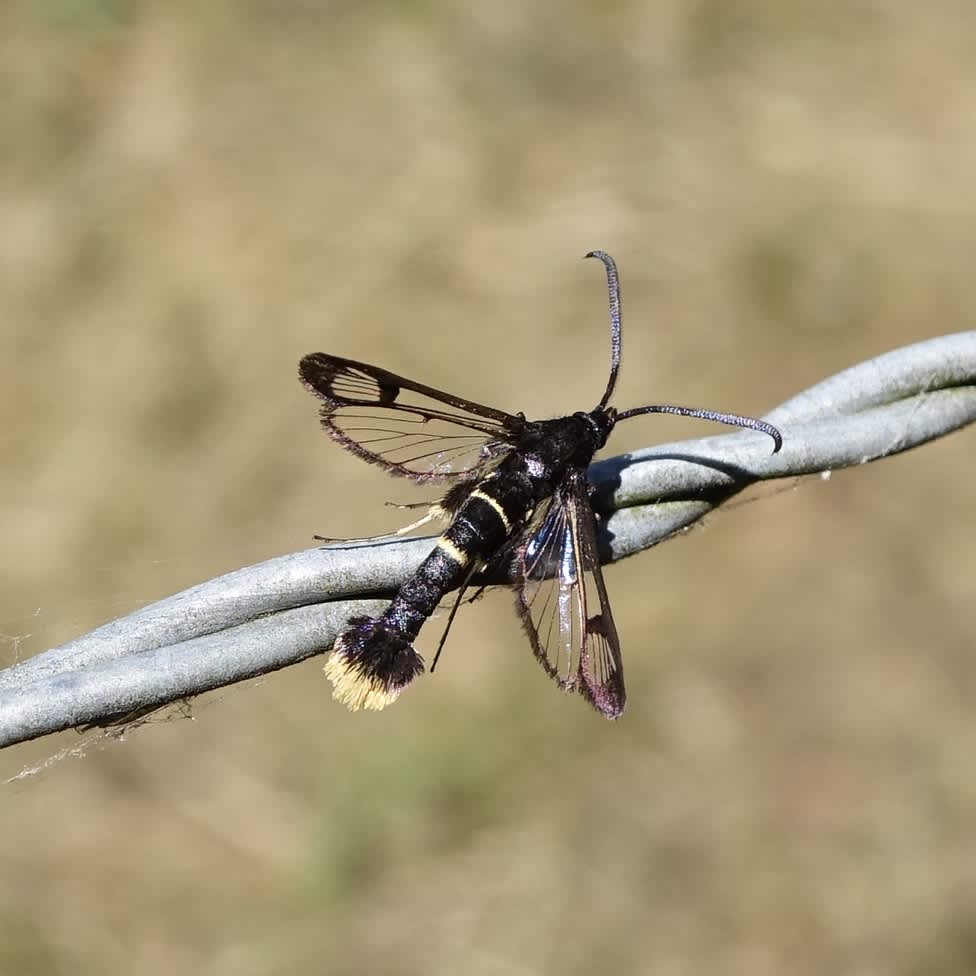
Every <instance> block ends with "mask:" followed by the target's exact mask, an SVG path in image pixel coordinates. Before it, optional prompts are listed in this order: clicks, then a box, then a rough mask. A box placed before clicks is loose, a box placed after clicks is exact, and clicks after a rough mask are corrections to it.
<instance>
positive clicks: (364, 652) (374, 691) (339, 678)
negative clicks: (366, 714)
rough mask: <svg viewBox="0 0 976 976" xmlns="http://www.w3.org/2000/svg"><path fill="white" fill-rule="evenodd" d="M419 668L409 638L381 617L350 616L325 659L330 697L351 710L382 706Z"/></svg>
mask: <svg viewBox="0 0 976 976" xmlns="http://www.w3.org/2000/svg"><path fill="white" fill-rule="evenodd" d="M423 670H424V659H423V658H422V657H421V656H420V655H419V654H418V653H417V652H416V651H415V650H414V649H413V646H412V645H411V643H410V639H409V638H408V637H407V636H406V635H405V634H404V633H403V631H402V630H401V629H400V628H398V627H397V626H396V624H394V623H391V622H389V621H387V620H385V619H384V618H383V617H354V618H353V619H352V620H350V621H349V627H348V629H347V630H345V631H344V632H343V633H342V634H340V635H339V638H338V640H336V642H335V646H334V647H333V648H332V653H331V654H330V655H329V659H328V660H327V661H326V662H325V674H326V677H327V678H328V679H329V680H330V681H331V682H332V686H333V692H332V694H333V697H334V698H335V699H336V701H339V702H342V704H343V705H345V706H347V707H348V708H349V709H351V710H352V711H354V712H358V711H359V709H361V708H368V709H372V710H373V711H379V710H380V709H381V708H385V707H386V706H387V705H389V704H390V703H391V702H394V701H396V699H397V696H398V695H399V694H400V692H401V691H403V689H404V688H406V686H407V685H408V684H410V682H411V681H413V679H414V678H416V677H417V675H418V674H422V673H423Z"/></svg>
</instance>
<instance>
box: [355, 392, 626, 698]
mask: <svg viewBox="0 0 976 976" xmlns="http://www.w3.org/2000/svg"><path fill="white" fill-rule="evenodd" d="M614 422H615V411H614V410H613V409H612V408H604V407H600V408H597V409H596V410H594V411H592V412H591V413H589V414H585V413H577V414H574V415H573V416H571V417H561V418H558V419H555V420H540V421H525V422H524V425H523V428H522V431H521V432H520V436H519V437H518V439H517V440H516V441H515V442H514V443H513V450H512V451H511V453H509V454H507V455H506V457H505V458H504V459H503V460H502V462H501V463H500V464H499V465H498V466H497V467H496V468H495V469H494V470H493V471H492V472H491V473H490V474H489V475H488V476H487V477H485V478H484V479H482V480H481V481H463V482H460V483H459V484H457V485H455V486H454V487H453V488H452V489H451V490H450V491H449V492H448V494H447V495H446V496H445V497H444V499H443V500H442V501H441V503H440V505H439V506H437V508H438V509H439V510H440V512H442V513H443V514H444V515H447V516H450V517H451V523H450V525H449V526H448V528H447V529H446V530H445V531H444V533H443V534H442V535H441V536H440V538H439V539H438V540H437V543H436V544H435V546H434V548H433V550H432V551H431V553H430V555H428V556H427V557H426V559H424V561H423V562H422V563H421V564H420V566H418V567H417V570H416V571H415V572H414V574H413V575H412V576H411V577H410V578H409V579H408V580H407V581H406V582H405V583H404V584H403V585H402V586H401V587H400V589H399V591H398V592H397V594H396V596H394V598H393V600H392V601H391V603H390V606H389V607H388V608H387V609H386V611H385V612H384V613H383V614H382V615H381V616H379V617H355V618H353V619H352V620H350V622H349V627H348V628H347V629H346V630H345V631H344V632H343V633H342V634H341V635H340V637H339V639H338V640H337V642H336V648H337V649H338V650H340V651H341V652H342V653H343V655H345V656H346V658H347V659H348V660H349V661H354V662H361V669H360V668H359V667H357V670H365V671H367V672H368V673H369V674H370V675H371V676H372V677H373V678H379V680H380V683H381V684H382V685H383V687H384V688H385V689H390V690H392V689H397V691H398V690H399V689H400V688H402V687H403V686H404V685H406V684H407V683H408V682H409V681H411V680H412V679H413V678H414V677H416V676H417V675H418V674H420V673H422V671H423V659H422V658H421V657H420V655H419V654H417V653H416V652H415V651H414V650H413V648H412V644H413V642H414V640H415V639H416V638H417V635H418V634H419V633H420V629H421V627H423V625H424V623H425V622H426V621H427V620H428V619H429V617H430V616H431V614H433V612H434V611H435V610H436V609H437V606H438V604H439V603H440V602H441V600H442V599H443V598H444V596H445V595H446V594H447V593H449V592H450V591H451V590H454V589H457V588H458V587H463V586H464V585H465V584H466V583H467V581H468V580H469V579H470V577H471V575H472V573H473V571H477V570H480V569H484V570H488V571H491V570H495V569H502V568H507V567H504V566H503V564H504V563H506V562H511V561H512V559H513V556H514V552H513V549H512V547H511V545H510V543H511V542H512V541H513V540H515V539H518V538H519V537H520V535H521V534H522V533H523V532H524V530H525V527H526V525H528V523H529V521H530V519H531V518H532V516H533V514H534V513H535V511H536V508H537V507H538V505H539V503H540V502H542V501H543V500H545V499H549V498H551V497H553V494H554V492H555V491H556V489H557V487H558V486H559V485H560V484H561V483H562V482H564V481H565V480H566V476H567V473H568V472H570V471H572V472H574V473H575V474H576V476H577V477H578V478H582V479H584V480H585V471H586V468H587V467H588V466H589V464H590V461H592V459H593V455H594V454H595V453H596V452H597V451H598V450H599V449H600V448H601V447H603V445H604V444H605V443H606V440H607V437H608V435H609V433H610V431H611V430H612V428H613V424H614ZM379 700H382V698H381V699H378V700H377V701H379ZM364 704H365V703H364ZM366 707H369V706H368V705H367V706H366ZM620 707H621V708H622V707H623V701H622V700H621V702H620Z"/></svg>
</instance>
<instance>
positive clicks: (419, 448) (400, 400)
mask: <svg viewBox="0 0 976 976" xmlns="http://www.w3.org/2000/svg"><path fill="white" fill-rule="evenodd" d="M299 375H300V377H301V380H302V383H303V384H304V385H305V386H306V387H307V388H308V390H310V391H311V392H312V393H314V394H315V395H316V396H318V397H320V398H321V399H322V400H323V401H324V403H323V405H322V408H321V420H322V426H323V427H324V428H325V430H326V432H327V433H328V434H329V436H330V437H332V438H333V439H334V440H335V441H337V442H338V443H339V444H341V445H342V446H343V447H345V448H346V449H347V450H349V451H352V452H353V453H354V454H356V455H358V456H359V457H361V458H363V459H364V460H366V461H370V462H371V463H373V464H379V465H381V466H382V467H384V468H386V470H387V471H389V472H390V473H391V474H396V475H402V476H404V477H408V478H412V479H413V480H415V481H421V482H437V481H448V480H452V479H458V478H463V479H472V478H480V477H482V476H483V474H484V473H486V472H487V471H488V470H490V469H491V468H492V467H494V466H495V465H496V464H497V463H498V462H499V461H500V460H501V459H502V458H503V457H504V456H505V455H506V454H508V453H509V451H511V449H512V447H513V444H514V442H515V441H517V439H518V437H519V435H520V433H521V431H522V429H523V428H524V426H525V418H524V417H523V416H522V415H521V414H519V415H512V414H507V413H504V412H503V411H501V410H495V409H493V408H492V407H485V406H482V405H481V404H478V403H473V402H472V401H470V400H465V399H463V398H462V397H456V396H453V395H452V394H450V393H444V392H443V391H441V390H437V389H434V388H433V387H429V386H424V385H422V384H420V383H415V382H413V380H408V379H405V378H404V377H402V376H397V375H396V374H395V373H390V372H387V370H385V369H380V368H379V367H377V366H370V365H369V364H367V363H359V362H356V361H354V360H351V359H342V358H340V357H339V356H329V355H327V354H326V353H321V352H318V353H312V354H311V355H309V356H305V357H304V358H303V359H302V361H301V363H300V365H299Z"/></svg>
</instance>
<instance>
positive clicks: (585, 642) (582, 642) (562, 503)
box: [516, 472, 626, 718]
mask: <svg viewBox="0 0 976 976" xmlns="http://www.w3.org/2000/svg"><path fill="white" fill-rule="evenodd" d="M525 538H526V540H527V541H526V542H525V543H524V544H523V546H522V547H521V549H520V550H519V553H518V555H517V556H516V572H517V575H518V577H519V581H518V595H517V597H516V603H517V606H518V611H519V615H520V616H521V618H522V621H523V623H524V625H525V629H526V630H527V631H528V634H529V640H530V641H531V643H532V649H533V651H534V652H535V655H536V657H537V658H538V659H539V662H540V663H541V664H542V666H543V668H545V670H546V673H547V674H549V675H550V676H551V677H552V678H553V679H555V681H556V682H557V683H558V684H559V685H560V687H562V688H565V689H566V690H567V691H578V692H579V693H580V694H581V695H583V697H584V698H586V699H587V701H589V702H590V703H591V704H592V705H593V706H594V707H595V708H596V709H598V710H599V711H601V712H603V714H604V715H606V716H607V717H608V718H617V717H618V716H619V715H620V714H621V712H623V709H624V702H625V700H626V692H625V690H624V675H623V662H622V661H621V658H620V644H619V641H618V639H617V629H616V627H615V626H614V622H613V616H612V614H611V612H610V604H609V602H608V600H607V591H606V587H605V585H604V582H603V573H602V571H601V569H600V559H599V553H598V552H597V545H596V523H595V521H594V517H593V511H592V509H591V508H590V505H589V499H588V497H587V491H586V478H585V475H584V474H583V473H582V472H575V473H573V474H572V475H570V477H569V478H567V480H566V482H564V484H563V485H561V486H560V488H559V489H558V491H557V493H556V494H555V495H554V496H553V498H552V499H551V500H550V501H549V502H548V503H547V504H546V505H544V506H542V507H541V508H540V510H539V511H538V512H537V513H536V518H535V519H533V522H532V525H530V527H529V530H528V532H527V534H526V536H525Z"/></svg>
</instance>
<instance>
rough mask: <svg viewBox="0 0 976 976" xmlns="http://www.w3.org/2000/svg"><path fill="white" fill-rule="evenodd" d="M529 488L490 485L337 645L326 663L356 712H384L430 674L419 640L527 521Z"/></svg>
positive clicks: (336, 692) (336, 691) (339, 693)
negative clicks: (440, 607)
mask: <svg viewBox="0 0 976 976" xmlns="http://www.w3.org/2000/svg"><path fill="white" fill-rule="evenodd" d="M526 497H527V495H526V492H525V489H524V488H523V487H522V485H521V483H520V482H518V481H516V484H515V485H514V486H512V487H506V486H504V485H503V484H502V483H501V482H500V481H497V480H495V479H491V478H489V479H486V480H485V481H484V482H482V483H481V484H480V485H478V486H477V487H476V488H474V489H473V490H472V491H471V492H470V494H469V495H468V497H467V498H466V499H465V501H464V502H463V503H461V505H460V507H459V508H458V511H457V513H456V514H455V516H454V520H453V521H452V522H451V524H450V526H448V528H447V531H446V532H445V533H444V534H443V535H442V536H441V537H440V538H439V539H438V540H437V544H436V545H435V546H434V548H433V550H432V551H431V553H430V555H429V556H428V557H427V558H426V559H425V560H424V561H423V562H422V563H421V564H420V566H419V567H418V568H417V571H416V572H415V573H414V574H413V576H411V577H410V578H409V579H408V580H407V581H406V582H405V583H404V584H403V586H401V587H400V590H399V592H398V593H397V595H396V596H395V597H394V598H393V601H392V602H391V603H390V605H389V607H387V609H386V610H385V612H384V613H383V614H382V615H381V616H379V617H357V618H356V619H355V620H352V621H350V624H349V627H348V628H347V629H346V630H345V631H343V633H342V634H341V635H340V636H339V638H338V640H337V641H336V642H335V646H334V647H333V649H332V653H331V654H330V655H329V658H328V660H327V661H326V664H325V673H326V676H327V677H328V678H329V680H330V681H331V682H332V686H333V697H334V698H335V699H336V700H337V701H339V702H342V704H344V705H346V706H347V707H348V708H350V709H352V710H353V711H358V710H359V709H361V708H369V709H373V710H379V709H381V708H385V707H386V706H387V705H389V704H390V703H391V702H393V701H395V700H396V699H397V697H398V696H399V694H400V692H401V691H403V689H404V688H405V687H406V686H407V685H408V684H410V682H411V681H413V679H414V678H416V677H417V675H418V674H422V673H423V670H424V661H423V658H422V657H421V656H420V655H419V654H418V653H417V651H416V650H414V648H413V642H414V640H415V639H416V637H417V634H418V633H419V632H420V628H421V627H422V626H423V625H424V622H425V621H426V620H427V618H428V617H430V615H431V614H432V613H433V612H434V610H435V609H436V608H437V604H438V603H440V601H441V599H442V598H443V596H444V594H445V593H447V592H449V591H450V590H452V589H454V588H455V587H457V586H463V585H464V583H465V581H466V580H467V579H468V577H469V575H470V573H471V571H472V569H474V568H476V567H478V566H479V565H484V563H485V562H486V561H487V560H488V559H490V557H491V556H492V555H493V554H494V553H495V552H496V551H497V550H498V548H499V547H500V546H501V545H502V543H504V542H505V540H506V539H508V538H509V536H511V534H512V532H513V530H514V529H515V527H516V526H517V525H520V524H521V523H522V522H523V521H524V518H525V515H526V501H525V498H526Z"/></svg>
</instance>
